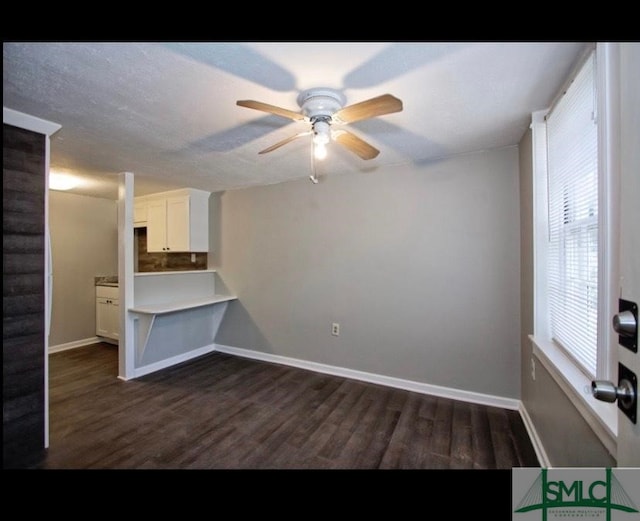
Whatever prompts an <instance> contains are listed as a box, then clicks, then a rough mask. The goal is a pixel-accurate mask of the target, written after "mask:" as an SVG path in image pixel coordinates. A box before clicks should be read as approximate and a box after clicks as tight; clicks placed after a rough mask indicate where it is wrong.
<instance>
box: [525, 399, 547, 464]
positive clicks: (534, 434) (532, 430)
mask: <svg viewBox="0 0 640 521" xmlns="http://www.w3.org/2000/svg"><path fill="white" fill-rule="evenodd" d="M519 410H520V416H521V418H522V421H523V422H524V426H525V427H526V429H527V433H528V434H529V439H530V440H531V443H532V444H533V448H534V450H535V451H536V456H537V457H538V462H539V463H540V466H541V467H545V468H550V467H551V462H550V461H549V456H547V453H546V451H545V450H544V446H543V445H542V440H541V439H540V436H538V431H536V427H535V425H534V424H533V420H532V419H531V416H529V413H528V412H527V408H526V407H525V406H524V403H522V402H520V409H519Z"/></svg>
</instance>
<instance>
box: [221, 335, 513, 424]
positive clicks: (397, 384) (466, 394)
mask: <svg viewBox="0 0 640 521" xmlns="http://www.w3.org/2000/svg"><path fill="white" fill-rule="evenodd" d="M215 350H216V351H219V352H221V353H228V354H230V355H236V356H241V357H244V358H252V359H254V360H262V361H264V362H273V363H276V364H282V365H289V366H292V367H299V368H301V369H308V370H310V371H316V372H318V373H324V374H331V375H334V376H342V377H344V378H351V379H353V380H361V381H363V382H369V383H373V384H379V385H385V386H387V387H394V388H396V389H404V390H406V391H413V392H417V393H421V394H430V395H433V396H440V397H443V398H451V399H453V400H461V401H464V402H470V403H478V404H481V405H489V406H492V407H501V408H503V409H511V410H515V411H517V410H519V408H520V400H516V399H513V398H504V397H502V396H494V395H490V394H482V393H476V392H473V391H463V390H461V389H454V388H451V387H442V386H439V385H431V384H427V383H422V382H415V381H413V380H404V379H402V378H394V377H392V376H384V375H381V374H375V373H367V372H364V371H356V370H354V369H347V368H345V367H338V366H334V365H327V364H321V363H318V362H309V361H307V360H300V359H298V358H290V357H288V356H281V355H274V354H271V353H264V352H261V351H254V350H252V349H243V348H240V347H232V346H226V345H222V344H216V345H215Z"/></svg>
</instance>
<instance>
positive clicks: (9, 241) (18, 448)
mask: <svg viewBox="0 0 640 521" xmlns="http://www.w3.org/2000/svg"><path fill="white" fill-rule="evenodd" d="M45 140H46V136H45V135H44V134H38V133H36V132H31V131H29V130H24V129H21V128H17V127H14V126H11V125H7V124H4V125H3V153H2V156H3V157H2V167H3V170H2V231H3V236H2V242H3V249H2V266H3V269H2V311H3V316H2V412H3V414H2V434H3V448H2V452H3V466H4V468H22V467H29V466H32V465H34V464H35V463H37V462H38V461H40V460H41V459H42V458H43V457H44V454H45V437H44V436H45V434H44V431H45V424H44V422H45V351H44V346H45V291H44V289H45V288H44V284H45V273H44V270H45V197H46V186H45V182H46V176H45V168H46V166H45V153H46V149H45V146H46V144H45V143H46V142H45Z"/></svg>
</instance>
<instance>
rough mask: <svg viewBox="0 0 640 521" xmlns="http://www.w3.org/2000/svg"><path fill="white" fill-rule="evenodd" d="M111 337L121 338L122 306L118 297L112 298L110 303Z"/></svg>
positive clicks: (109, 322)
mask: <svg viewBox="0 0 640 521" xmlns="http://www.w3.org/2000/svg"><path fill="white" fill-rule="evenodd" d="M108 324H109V335H108V336H109V338H113V339H114V340H118V339H119V338H120V306H119V305H118V299H115V300H111V303H110V304H109V321H108Z"/></svg>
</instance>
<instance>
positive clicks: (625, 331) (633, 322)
mask: <svg viewBox="0 0 640 521" xmlns="http://www.w3.org/2000/svg"><path fill="white" fill-rule="evenodd" d="M611 322H612V325H613V329H614V330H615V332H616V333H618V344H620V345H621V346H622V347H626V348H627V349H629V350H631V351H632V352H634V353H637V352H638V305H637V304H636V303H635V302H631V301H629V300H624V299H618V313H617V314H615V315H614V316H613V319H612V321H611Z"/></svg>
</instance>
